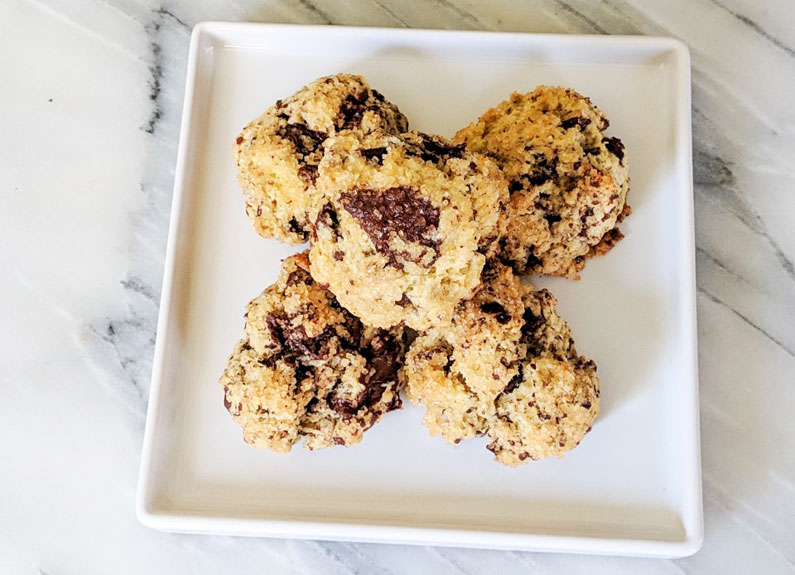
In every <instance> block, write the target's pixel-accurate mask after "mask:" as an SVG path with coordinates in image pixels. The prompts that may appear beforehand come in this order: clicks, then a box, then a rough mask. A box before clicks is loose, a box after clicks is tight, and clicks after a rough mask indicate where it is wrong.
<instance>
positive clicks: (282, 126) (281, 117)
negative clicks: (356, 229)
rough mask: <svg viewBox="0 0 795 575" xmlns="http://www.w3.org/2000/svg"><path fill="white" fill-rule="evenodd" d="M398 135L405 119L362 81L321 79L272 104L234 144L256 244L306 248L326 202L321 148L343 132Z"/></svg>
mask: <svg viewBox="0 0 795 575" xmlns="http://www.w3.org/2000/svg"><path fill="white" fill-rule="evenodd" d="M376 129H378V130H383V131H386V132H388V133H395V134H398V133H401V132H405V131H406V130H407V129H408V121H407V120H406V117H405V116H404V115H403V114H401V113H400V111H399V110H398V109H397V107H396V106H395V105H394V104H392V103H390V102H388V101H387V100H386V99H385V98H384V96H382V95H381V94H380V93H379V92H377V91H376V90H374V89H372V88H371V87H370V86H369V85H368V84H367V82H366V80H365V79H364V78H362V77H361V76H356V75H352V74H338V75H335V76H329V77H325V78H320V79H318V80H315V81H314V82H312V83H310V84H308V85H307V86H305V87H303V88H302V89H300V90H299V91H298V92H296V93H295V94H293V95H292V96H290V97H288V98H284V99H282V100H279V101H277V102H276V103H275V104H274V105H273V106H271V107H270V108H268V110H267V111H266V112H265V113H264V114H262V116H260V117H259V118H257V119H256V120H254V121H252V122H251V123H250V124H248V125H247V126H246V127H245V128H244V129H243V131H242V132H241V133H240V135H239V136H238V137H237V139H236V140H235V144H234V156H235V162H236V165H237V175H238V181H239V183H240V187H241V188H242V189H243V193H244V197H245V202H246V213H247V214H248V217H249V220H250V221H251V224H252V226H253V227H254V229H255V230H256V231H257V233H259V234H260V235H261V236H263V237H266V238H276V239H279V240H282V241H286V242H289V243H293V244H295V243H301V242H305V241H306V240H307V239H308V238H309V235H310V233H311V231H312V225H313V224H314V221H315V219H316V218H317V213H318V210H319V208H320V207H321V206H322V205H323V198H322V196H321V195H320V194H319V193H318V190H317V188H316V187H315V181H316V180H317V175H318V172H317V170H318V164H319V163H320V159H321V158H322V157H323V142H324V141H325V140H326V139H327V138H328V137H329V136H333V135H334V134H336V133H337V132H339V131H341V130H351V131H353V132H355V133H358V134H368V133H370V132H371V131H373V130H376Z"/></svg>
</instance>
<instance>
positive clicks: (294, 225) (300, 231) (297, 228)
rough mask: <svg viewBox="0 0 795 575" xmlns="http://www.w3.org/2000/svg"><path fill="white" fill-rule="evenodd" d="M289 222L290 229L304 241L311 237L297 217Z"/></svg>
mask: <svg viewBox="0 0 795 575" xmlns="http://www.w3.org/2000/svg"><path fill="white" fill-rule="evenodd" d="M299 173H300V170H299ZM287 223H288V226H289V230H290V231H291V232H292V233H294V234H296V235H298V236H299V237H300V238H301V239H302V240H304V241H306V240H307V238H308V237H309V234H307V232H306V230H304V228H302V227H301V224H299V223H298V220H296V219H295V218H290V221H289V222H287Z"/></svg>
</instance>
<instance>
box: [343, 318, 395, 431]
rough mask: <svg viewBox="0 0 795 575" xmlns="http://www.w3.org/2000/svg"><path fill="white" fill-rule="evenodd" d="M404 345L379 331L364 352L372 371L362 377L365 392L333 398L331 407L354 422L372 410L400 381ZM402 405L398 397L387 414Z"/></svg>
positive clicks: (387, 333)
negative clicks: (362, 414)
mask: <svg viewBox="0 0 795 575" xmlns="http://www.w3.org/2000/svg"><path fill="white" fill-rule="evenodd" d="M400 351H401V345H400V342H398V341H397V340H396V339H395V338H394V337H393V336H392V335H391V334H390V333H389V332H388V331H386V330H379V331H378V332H377V333H376V334H375V336H374V337H373V339H372V340H371V341H370V343H369V344H368V345H367V346H366V347H364V348H363V349H362V350H361V353H362V355H363V356H364V357H365V359H366V360H367V365H368V367H369V368H370V369H369V370H368V371H367V373H365V374H362V377H361V380H360V381H361V383H362V384H363V385H364V390H363V391H362V392H361V393H359V395H358V396H357V397H355V398H342V397H332V398H330V399H329V405H330V407H331V408H332V409H333V410H334V411H336V412H337V413H339V414H340V415H341V416H342V417H343V419H350V418H351V417H353V416H354V415H356V414H357V413H358V412H359V410H361V409H363V408H372V407H373V406H374V405H376V404H377V403H378V402H379V401H381V398H382V397H383V395H384V391H385V389H386V388H387V387H390V386H392V385H394V383H395V382H396V381H397V373H398V370H399V369H400V366H401V353H400ZM399 406H400V399H399V398H398V397H397V396H395V400H394V402H393V403H392V404H391V405H389V406H387V407H386V410H387V411H390V410H392V409H395V408H397V407H399Z"/></svg>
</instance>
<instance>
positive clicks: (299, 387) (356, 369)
mask: <svg viewBox="0 0 795 575" xmlns="http://www.w3.org/2000/svg"><path fill="white" fill-rule="evenodd" d="M404 349H405V342H404V334H403V333H402V332H401V331H400V330H384V329H376V328H369V327H366V326H364V325H362V323H361V322H360V321H359V320H358V319H357V318H355V317H354V316H353V315H351V314H350V313H349V312H348V311H346V310H345V309H343V308H342V307H340V305H339V303H338V302H337V300H336V299H335V298H334V296H333V295H332V294H331V293H330V292H329V291H328V290H327V289H325V288H323V287H322V286H320V285H319V284H318V283H317V282H315V281H314V280H313V279H312V276H311V275H310V273H309V261H308V259H307V257H306V254H305V253H303V254H298V255H296V256H292V257H290V258H288V259H286V260H285V261H284V263H283V266H282V271H281V275H280V276H279V279H278V281H277V282H276V283H275V284H274V285H272V286H270V287H269V288H267V289H265V291H263V292H262V293H261V294H260V295H259V296H258V297H256V298H255V299H254V300H252V301H251V302H250V303H249V305H248V311H247V313H246V326H245V338H244V339H242V340H240V341H239V342H238V344H237V345H236V346H235V350H234V352H233V353H232V355H231V357H230V358H229V361H228V363H227V366H226V370H225V371H224V374H223V376H222V377H221V379H220V384H221V386H222V387H223V389H224V405H225V406H226V408H227V410H228V411H229V413H230V414H231V415H232V417H233V419H234V420H235V422H237V424H238V425H240V426H241V427H242V428H243V438H244V439H245V441H246V442H247V443H249V444H251V445H254V446H256V447H266V448H269V449H272V450H274V451H278V452H282V453H284V452H288V451H290V449H291V448H292V446H293V445H294V444H295V443H296V442H297V441H298V440H299V439H300V438H301V437H304V438H305V442H304V446H305V447H306V448H308V449H320V448H324V447H330V446H333V445H346V446H349V445H354V444H356V443H358V442H359V441H361V440H362V434H363V433H364V432H365V431H366V430H368V429H369V428H370V427H372V426H373V425H374V424H375V423H376V422H377V421H378V420H379V419H381V417H382V416H383V415H384V414H385V413H387V412H389V411H392V410H393V409H398V408H399V407H400V406H401V401H400V397H399V395H398V393H399V389H398V387H399V383H398V371H399V369H400V367H401V366H402V363H403V354H404Z"/></svg>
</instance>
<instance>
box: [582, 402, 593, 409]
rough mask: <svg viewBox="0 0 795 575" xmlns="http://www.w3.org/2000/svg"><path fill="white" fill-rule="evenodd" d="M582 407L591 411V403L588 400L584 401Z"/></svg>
mask: <svg viewBox="0 0 795 575" xmlns="http://www.w3.org/2000/svg"><path fill="white" fill-rule="evenodd" d="M580 405H582V406H583V407H584V408H585V409H591V402H590V401H588V400H586V401H583V402H582V403H581V404H580Z"/></svg>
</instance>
